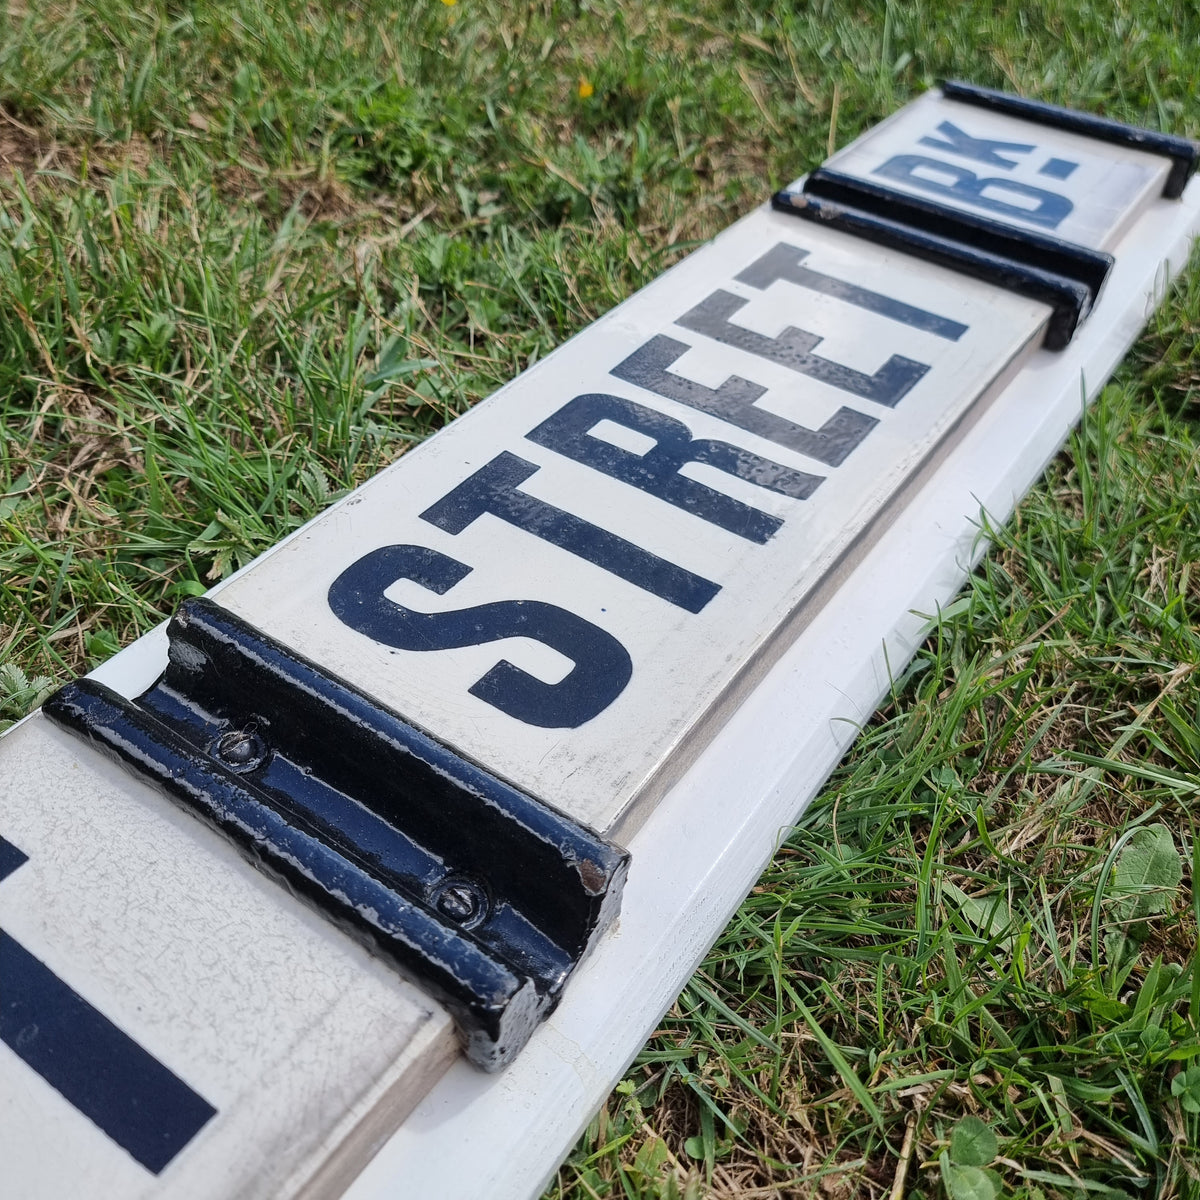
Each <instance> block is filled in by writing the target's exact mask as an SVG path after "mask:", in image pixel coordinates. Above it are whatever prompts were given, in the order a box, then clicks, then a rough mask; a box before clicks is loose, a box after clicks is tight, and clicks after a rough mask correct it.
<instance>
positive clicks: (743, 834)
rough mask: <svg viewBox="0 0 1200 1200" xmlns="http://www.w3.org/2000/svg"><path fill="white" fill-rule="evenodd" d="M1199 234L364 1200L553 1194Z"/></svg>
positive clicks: (398, 1139) (992, 442) (786, 686)
mask: <svg viewBox="0 0 1200 1200" xmlns="http://www.w3.org/2000/svg"><path fill="white" fill-rule="evenodd" d="M1198 234H1200V183H1193V184H1192V185H1191V186H1190V187H1189V188H1188V189H1187V191H1186V192H1185V193H1184V196H1183V198H1182V199H1181V200H1179V201H1164V200H1159V201H1156V202H1155V203H1154V204H1153V205H1151V207H1150V209H1149V211H1148V212H1147V213H1146V214H1145V215H1144V217H1143V218H1142V220H1140V221H1139V222H1138V223H1137V225H1136V227H1135V228H1134V229H1133V230H1132V231H1131V232H1130V233H1129V235H1128V236H1127V237H1126V238H1125V239H1124V240H1123V242H1122V243H1121V244H1120V245H1118V246H1117V247H1115V252H1116V255H1117V265H1116V267H1115V268H1114V270H1113V273H1112V276H1111V278H1110V279H1109V281H1108V284H1107V286H1106V288H1105V292H1104V295H1103V297H1102V299H1101V302H1100V304H1099V305H1098V306H1097V307H1096V309H1095V310H1094V312H1093V313H1092V315H1091V317H1090V319H1089V320H1088V321H1087V323H1086V324H1085V325H1084V326H1083V327H1082V328H1081V329H1080V331H1079V333H1077V334H1076V336H1075V339H1074V341H1073V343H1072V344H1071V346H1070V347H1068V349H1067V350H1066V351H1064V352H1063V353H1061V354H1053V353H1050V352H1047V351H1039V352H1038V353H1037V354H1035V355H1034V356H1033V357H1032V358H1031V359H1030V360H1029V362H1028V363H1027V365H1026V366H1025V368H1024V369H1023V370H1022V371H1021V372H1020V374H1019V375H1018V376H1017V378H1016V379H1015V380H1014V381H1013V383H1012V384H1010V385H1009V387H1008V388H1007V389H1006V390H1005V392H1004V393H1003V394H1002V395H1001V396H1000V397H999V398H998V399H997V400H996V402H995V403H994V404H993V405H992V406H991V408H990V409H989V410H988V411H987V412H986V413H985V414H984V415H983V417H982V418H981V419H980V421H979V423H978V424H977V425H976V426H975V427H974V428H973V429H972V430H971V431H970V432H969V433H968V434H967V435H966V436H965V437H964V439H963V440H962V441H961V442H960V443H959V444H958V445H957V446H956V447H955V448H954V450H953V451H952V452H951V453H950V454H949V455H948V456H947V458H946V460H945V461H944V462H943V463H942V465H941V466H940V468H939V469H938V470H937V471H936V473H935V474H934V475H933V476H932V478H931V479H930V480H929V482H928V484H927V485H926V487H925V488H924V489H923V490H922V491H921V493H920V494H919V495H918V496H917V497H915V498H914V499H913V501H912V502H911V503H910V504H909V506H908V507H907V508H906V509H905V510H904V511H903V512H902V513H901V514H900V516H899V518H898V519H897V520H896V522H895V524H894V525H893V526H892V528H891V529H890V530H889V531H888V532H887V533H886V534H884V535H883V536H882V538H881V539H880V541H879V542H878V544H876V545H875V546H874V547H873V548H872V549H871V550H870V552H869V553H868V554H867V555H866V557H865V558H864V560H863V561H862V562H861V563H860V564H859V566H858V567H857V568H856V569H855V570H854V571H853V573H852V574H851V575H850V576H849V577H848V578H847V580H846V582H845V583H844V584H843V586H842V587H841V588H840V589H839V590H838V592H837V593H836V596H835V598H834V599H833V600H832V601H831V602H830V603H829V604H827V605H826V607H825V608H824V609H823V610H822V611H821V612H820V614H819V615H818V616H817V617H816V618H815V619H814V620H813V622H812V624H811V625H809V626H808V628H807V629H806V630H805V631H804V633H803V634H802V635H801V637H800V638H799V639H798V640H797V642H796V643H795V645H793V646H792V647H791V648H790V650H789V651H788V652H787V653H786V654H784V656H783V657H782V658H781V659H780V661H779V662H777V663H776V664H775V666H774V667H773V668H772V670H771V671H770V673H769V674H768V675H767V677H766V678H765V679H764V680H763V682H762V683H761V684H760V685H759V686H758V687H757V688H756V689H755V690H754V692H753V693H752V694H751V695H750V696H749V697H748V698H747V700H746V701H745V703H744V704H743V705H742V707H741V708H740V709H739V710H738V712H737V713H736V714H735V715H734V716H733V718H732V719H731V720H730V721H729V723H728V724H727V725H726V726H725V727H724V728H723V729H722V730H721V732H720V733H719V734H718V735H717V736H716V737H715V738H714V739H713V741H712V742H711V743H710V745H709V746H708V747H707V748H706V749H705V750H704V751H703V753H702V754H701V755H700V757H699V759H698V760H697V761H696V763H695V764H694V765H693V766H692V768H691V769H690V770H689V771H688V772H687V774H686V775H685V776H684V777H683V778H682V779H681V780H680V781H679V783H677V784H676V785H675V786H674V787H673V788H672V789H671V790H670V791H669V792H668V793H667V794H666V796H665V797H664V798H663V799H662V801H660V803H659V805H658V807H657V808H656V809H655V811H654V812H653V814H652V815H651V816H650V817H649V819H648V820H647V822H646V824H645V825H644V826H643V827H642V828H641V830H640V831H639V832H638V833H637V834H636V835H635V836H634V837H633V839H632V841H631V842H630V844H629V847H628V848H629V849H630V850H631V852H632V854H633V865H632V868H631V870H630V873H629V881H628V884H627V885H626V889H625V896H624V901H623V905H622V915H621V919H620V924H619V926H618V928H617V929H616V930H615V931H614V932H612V933H610V934H609V935H608V936H606V937H605V939H604V940H603V941H602V943H601V944H600V946H599V947H598V948H597V950H596V951H595V953H594V954H593V955H592V956H591V958H589V959H588V960H587V961H586V962H585V963H584V964H583V966H582V967H581V968H580V969H579V971H578V972H577V973H576V975H575V976H574V977H573V979H572V981H571V986H570V987H569V988H568V989H567V992H566V996H565V999H564V1000H563V1002H562V1004H561V1005H560V1007H559V1008H558V1010H557V1011H556V1012H555V1013H554V1014H553V1016H551V1018H550V1019H549V1020H548V1021H547V1022H546V1023H545V1024H544V1025H543V1026H542V1027H541V1028H540V1029H539V1030H538V1031H537V1032H536V1033H535V1034H534V1036H533V1038H532V1040H531V1041H530V1042H529V1044H528V1046H527V1047H526V1048H525V1050H523V1051H522V1053H521V1056H520V1057H519V1058H518V1059H517V1061H516V1062H515V1063H514V1064H513V1065H512V1066H510V1067H508V1068H507V1069H506V1070H505V1071H503V1072H501V1073H500V1074H499V1075H484V1074H482V1073H481V1072H479V1071H477V1070H475V1069H474V1068H472V1067H470V1066H469V1065H468V1064H467V1063H466V1062H464V1061H461V1060H460V1061H459V1062H457V1063H455V1064H454V1065H453V1066H452V1067H451V1068H450V1070H449V1072H448V1073H447V1074H446V1075H445V1076H444V1077H443V1078H442V1080H441V1081H440V1082H439V1083H438V1084H436V1085H435V1086H434V1088H433V1089H432V1091H431V1092H430V1093H429V1094H428V1096H426V1098H425V1099H424V1100H423V1101H422V1102H421V1103H420V1104H419V1105H418V1106H417V1108H416V1110H415V1111H414V1112H413V1114H412V1115H411V1116H410V1117H409V1118H408V1119H407V1120H406V1121H405V1123H404V1125H403V1126H402V1127H401V1128H400V1130H399V1131H398V1132H397V1133H396V1134H395V1135H394V1136H393V1137H392V1138H391V1139H390V1141H389V1142H388V1143H387V1144H386V1146H384V1148H383V1149H382V1150H381V1151H380V1153H379V1154H378V1155H377V1156H376V1158H375V1159H374V1160H373V1161H372V1162H371V1163H370V1165H369V1166H368V1167H367V1168H366V1170H365V1171H364V1172H363V1174H362V1175H361V1176H360V1177H359V1178H358V1179H357V1180H356V1181H355V1183H354V1184H353V1185H352V1186H351V1188H350V1190H349V1191H348V1192H347V1193H346V1197H347V1200H385V1198H387V1200H395V1197H397V1196H430V1197H433V1196H436V1197H438V1200H460V1198H461V1200H476V1198H477V1197H480V1196H487V1197H488V1198H489V1200H525V1198H526V1197H533V1196H537V1195H538V1194H539V1192H540V1190H541V1189H542V1188H543V1187H544V1186H545V1185H546V1183H547V1182H548V1181H549V1179H550V1178H551V1176H552V1175H553V1174H554V1171H555V1170H556V1169H557V1167H558V1164H559V1163H560V1162H561V1160H562V1159H563V1158H564V1157H565V1156H566V1155H567V1154H568V1153H569V1151H570V1149H571V1147H572V1146H573V1145H574V1143H575V1141H576V1139H577V1138H578V1137H579V1135H580V1133H581V1132H582V1131H583V1129H584V1127H585V1126H586V1124H587V1122H588V1121H589V1120H590V1119H591V1117H592V1115H593V1114H594V1113H595V1111H596V1110H597V1109H598V1108H599V1107H600V1105H601V1104H602V1103H603V1102H604V1099H605V1097H606V1096H607V1095H608V1094H609V1092H610V1091H611V1090H612V1088H613V1086H614V1085H615V1084H616V1082H617V1081H618V1080H619V1079H620V1077H621V1075H622V1074H623V1073H624V1071H625V1069H626V1068H627V1066H628V1064H629V1063H630V1062H631V1061H632V1059H633V1057H634V1056H635V1055H636V1054H637V1052H638V1050H639V1049H640V1048H641V1047H642V1045H643V1044H644V1042H645V1039H646V1038H647V1036H648V1035H649V1033H650V1032H651V1031H652V1030H653V1029H654V1027H655V1025H656V1024H657V1022H658V1020H659V1019H660V1018H661V1016H662V1014H663V1013H664V1012H666V1010H667V1009H668V1008H669V1007H670V1005H671V1004H672V1002H673V1001H674V1000H675V997H676V996H677V995H678V994H679V992H680V991H681V989H682V988H683V987H684V986H685V985H686V984H687V981H688V979H689V978H690V976H691V974H692V972H693V971H694V970H695V968H696V966H697V965H698V964H699V962H700V960H701V959H702V958H703V956H704V954H705V952H706V951H707V949H708V947H709V946H710V945H711V944H712V942H713V941H714V940H715V939H716V938H717V936H718V935H719V934H720V931H721V929H722V928H723V927H724V926H725V924H726V923H727V922H728V920H729V919H730V917H731V916H732V914H733V913H734V912H735V911H736V909H737V907H738V905H739V904H740V903H741V902H742V899H743V897H744V896H745V895H746V893H747V892H748V891H749V890H750V888H751V887H753V885H754V882H755V880H756V879H757V878H758V876H759V875H760V874H761V873H762V870H763V868H764V866H765V865H766V863H767V861H768V860H769V858H770V856H771V854H772V853H773V851H774V849H775V848H776V847H777V846H778V844H779V843H780V841H781V839H782V837H783V835H784V834H785V832H786V831H787V829H788V828H789V827H790V826H791V825H792V824H793V822H794V821H795V820H796V818H797V816H798V814H799V813H801V812H802V811H803V809H804V808H805V807H806V806H807V804H808V802H809V801H810V800H811V799H812V797H813V796H814V795H815V794H816V792H817V791H818V790H819V789H820V787H821V785H822V784H823V783H824V781H825V779H826V778H827V777H828V775H829V773H830V772H831V771H832V770H833V768H834V767H835V766H836V765H837V763H838V761H839V760H840V759H841V757H842V755H843V754H844V753H845V752H846V750H847V749H848V747H849V746H850V743H851V742H852V741H853V740H854V737H855V735H856V733H857V732H858V727H859V726H860V725H861V724H862V723H864V722H866V721H867V720H868V719H869V718H870V716H871V714H872V713H873V712H874V711H875V709H876V707H877V706H878V704H879V702H880V700H881V699H882V698H883V697H884V696H885V695H886V694H887V691H888V685H889V675H888V671H889V663H890V669H891V671H892V672H893V673H899V671H900V670H901V669H902V667H903V664H905V663H906V662H907V661H908V660H909V658H910V657H911V656H912V654H913V653H914V652H915V650H916V649H917V647H918V646H919V645H920V643H921V641H922V639H923V637H924V634H925V631H926V630H927V628H928V621H927V620H926V619H924V618H922V617H921V616H919V615H917V614H920V613H931V612H934V611H936V609H937V607H938V606H939V605H944V604H946V603H948V602H949V601H950V600H951V599H952V598H953V597H954V595H955V593H956V592H957V591H958V590H959V588H960V587H961V586H962V584H963V581H964V580H965V579H966V576H967V573H968V572H969V571H970V569H971V568H972V567H973V566H974V565H975V563H976V562H977V561H978V560H979V558H980V557H982V555H983V553H984V550H985V548H986V547H984V546H983V545H981V544H980V542H979V539H978V530H979V520H980V513H981V510H983V511H986V512H987V514H988V515H989V518H990V519H991V520H993V521H996V522H999V521H1004V520H1006V519H1007V518H1008V517H1009V516H1010V515H1011V513H1012V511H1013V508H1014V507H1015V505H1016V502H1017V501H1018V500H1019V499H1020V497H1021V496H1023V495H1024V494H1025V492H1026V491H1027V490H1028V489H1029V488H1030V487H1031V486H1032V485H1033V484H1034V483H1035V482H1036V481H1037V479H1038V478H1039V477H1040V476H1041V474H1042V473H1043V471H1044V470H1045V468H1046V465H1047V463H1048V462H1049V461H1050V459H1051V458H1053V457H1054V455H1055V454H1056V453H1057V452H1058V450H1059V448H1060V447H1061V446H1062V443H1063V441H1064V439H1065V438H1066V436H1067V434H1068V432H1069V431H1070V429H1071V428H1072V427H1073V426H1074V425H1075V424H1076V423H1077V422H1078V420H1079V418H1080V415H1081V411H1082V405H1083V402H1084V399H1085V397H1086V400H1087V401H1088V402H1090V401H1091V400H1092V399H1094V398H1095V396H1096V394H1097V393H1098V392H1099V390H1100V388H1101V387H1102V386H1103V385H1104V383H1105V382H1106V381H1107V379H1108V377H1109V375H1110V374H1111V373H1112V371H1113V370H1114V369H1115V367H1116V366H1117V364H1118V363H1119V362H1120V360H1121V359H1122V357H1123V356H1124V355H1125V353H1126V351H1127V350H1128V349H1129V347H1130V345H1131V344H1132V343H1133V341H1134V339H1135V338H1136V337H1137V335H1138V333H1139V332H1140V331H1141V329H1142V327H1143V325H1144V324H1145V322H1146V320H1147V318H1148V317H1149V315H1150V313H1151V312H1152V311H1153V310H1154V308H1156V307H1157V306H1158V304H1159V303H1160V302H1161V301H1162V299H1163V297H1164V294H1165V291H1166V288H1167V283H1168V279H1169V278H1170V277H1173V276H1174V275H1175V274H1176V273H1177V272H1179V271H1180V270H1182V268H1183V267H1184V266H1185V265H1186V262H1187V258H1188V253H1189V248H1190V243H1191V240H1192V238H1193V237H1195V236H1197V235H1198ZM735 798H736V799H737V800H740V801H741V802H740V803H735V802H734V800H735ZM631 980H636V981H637V988H638V990H637V994H636V997H631V996H630V995H629V994H628V993H625V992H624V991H623V988H624V985H625V984H627V983H628V981H631Z"/></svg>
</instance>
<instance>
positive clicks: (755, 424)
mask: <svg viewBox="0 0 1200 1200" xmlns="http://www.w3.org/2000/svg"><path fill="white" fill-rule="evenodd" d="M690 349H691V347H690V346H689V345H688V344H687V343H686V342H679V341H676V340H675V339H674V338H669V337H666V336H664V335H661V334H660V335H659V336H658V337H653V338H651V339H650V340H649V341H648V342H647V343H646V344H645V345H644V346H642V347H640V348H639V349H637V350H635V351H634V352H633V353H632V354H631V355H630V356H629V357H628V358H627V359H625V361H624V362H621V363H618V364H617V365H616V366H615V367H613V369H612V371H611V372H610V374H612V375H615V376H616V377H617V378H618V379H624V380H625V382H626V383H633V384H636V385H637V386H638V387H643V388H645V389H646V390H647V391H650V392H655V393H656V394H657V395H659V396H666V397H667V398H668V399H669V400H678V401H679V403H680V404H686V405H688V406H690V407H691V408H696V409H699V410H700V411H701V412H706V413H710V414H711V415H712V416H714V417H719V418H720V419H721V420H722V421H728V422H729V424H730V425H736V426H737V427H738V428H739V429H745V430H747V431H748V432H750V433H756V434H758V436H759V437H763V438H767V439H768V440H769V441H772V442H775V443H776V444H777V445H780V446H786V447H787V448H788V449H789V450H796V451H798V452H799V453H800V454H807V455H808V457H809V458H815V459H816V460H817V461H818V462H823V463H826V464H828V465H829V466H831V467H836V466H838V465H839V464H840V463H842V462H844V461H845V459H846V456H847V455H848V454H849V453H850V451H851V450H853V449H854V448H855V446H857V445H858V444H859V442H861V441H862V440H863V438H865V437H866V436H867V434H868V433H870V432H871V430H872V429H874V428H875V426H876V425H878V424H879V422H878V421H877V420H876V419H875V418H874V417H868V416H867V415H866V413H860V412H858V411H856V410H855V409H853V408H839V409H838V410H837V412H835V413H834V414H833V416H832V417H830V418H829V420H828V421H826V422H825V424H824V425H822V426H821V428H820V429H809V428H807V427H806V426H804V425H799V424H797V423H796V422H795V421H789V420H788V419H787V418H786V417H781V416H779V415H777V414H776V413H773V412H770V411H769V410H768V409H765V408H759V407H758V405H757V404H755V401H756V400H758V399H759V397H760V396H763V395H765V394H766V390H767V389H766V388H765V387H761V386H760V385H759V384H757V383H752V382H751V381H750V380H749V379H743V378H742V377H741V376H740V375H730V376H729V378H728V379H726V380H725V382H724V383H723V384H721V386H720V387H716V388H710V387H705V386H704V384H702V383H696V382H695V381H694V380H691V379H687V378H685V377H684V376H682V375H676V374H673V373H672V372H671V371H668V370H667V368H668V367H669V366H670V365H671V364H672V363H673V362H674V361H675V360H676V359H677V358H680V357H681V356H682V355H684V354H686V353H687V352H688V351H689V350H690Z"/></svg>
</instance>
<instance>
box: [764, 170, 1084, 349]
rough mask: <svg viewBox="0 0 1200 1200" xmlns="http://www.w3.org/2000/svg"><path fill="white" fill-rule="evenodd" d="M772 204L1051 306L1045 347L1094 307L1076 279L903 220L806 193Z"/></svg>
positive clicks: (784, 195) (782, 195) (1062, 340)
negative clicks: (966, 243) (878, 214)
mask: <svg viewBox="0 0 1200 1200" xmlns="http://www.w3.org/2000/svg"><path fill="white" fill-rule="evenodd" d="M771 205H772V207H773V208H775V209H776V210H777V211H779V212H785V213H791V214H792V215H793V216H797V217H803V218H804V219H805V220H808V221H816V222H819V223H820V224H822V225H827V226H829V227H830V228H831V229H837V230H840V231H841V232H843V233H850V234H853V235H854V236H855V237H860V238H863V239H865V240H866V241H868V242H873V243H875V244H876V245H878V246H886V247H887V248H888V249H890V250H900V251H901V252H903V253H904V254H911V255H913V256H914V257H916V258H921V259H924V260H925V261H926V262H932V263H936V264H937V265H938V266H942V267H949V268H950V269H951V270H955V271H959V272H960V273H962V274H963V275H970V276H971V277H972V278H975V279H982V280H984V281H985V282H987V283H991V284H994V285H995V286H996V287H1002V288H1005V289H1006V290H1008V291H1011V292H1016V293H1017V294H1018V295H1021V296H1028V297H1030V298H1031V299H1034V300H1040V301H1041V302H1042V303H1044V304H1048V305H1050V307H1051V310H1052V312H1051V315H1050V321H1049V323H1048V324H1047V326H1046V335H1045V341H1044V343H1043V344H1044V345H1045V347H1046V349H1047V350H1061V349H1063V347H1065V346H1066V345H1067V344H1068V343H1069V342H1070V340H1071V338H1072V336H1073V335H1074V333H1075V330H1076V328H1077V327H1078V325H1079V323H1080V321H1082V320H1083V318H1084V317H1085V316H1087V314H1088V312H1089V311H1090V310H1091V307H1092V291H1091V289H1090V288H1089V287H1088V286H1087V285H1086V284H1084V283H1080V282H1079V281H1078V280H1077V279H1070V278H1067V277H1066V276H1065V275H1058V274H1055V273H1054V272H1053V271H1048V270H1044V269H1042V268H1040V267H1035V266H1032V265H1030V264H1028V263H1023V262H1017V261H1015V260H1013V259H1011V258H1005V257H1004V256H1002V255H1000V254H996V253H992V252H990V251H988V250H982V249H978V248H976V247H975V246H970V245H964V244H963V243H962V242H958V241H954V240H952V239H951V238H948V237H942V236H940V235H939V234H937V233H931V232H929V231H927V230H924V229H918V228H914V227H913V226H911V225H907V224H904V223H903V222H901V221H899V220H891V219H889V218H888V217H885V216H876V215H875V214H873V213H869V212H863V211H862V210H860V209H857V208H852V207H849V206H847V205H845V204H838V203H836V202H834V201H832V200H825V199H823V198H822V197H820V196H809V195H806V194H804V193H803V192H776V193H775V195H774V196H772V197H771Z"/></svg>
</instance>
